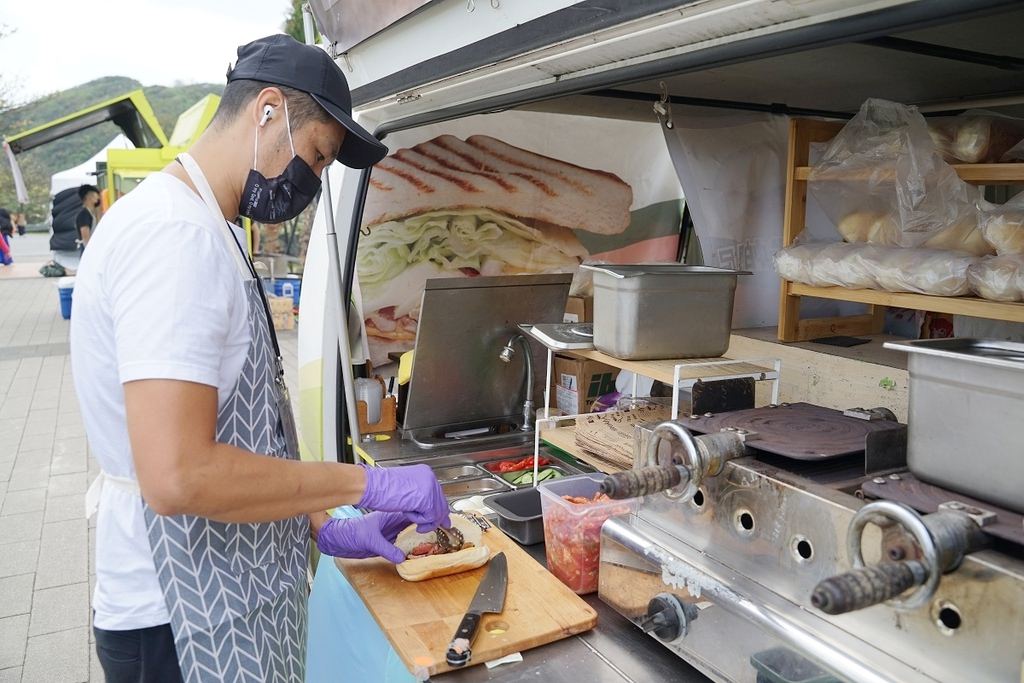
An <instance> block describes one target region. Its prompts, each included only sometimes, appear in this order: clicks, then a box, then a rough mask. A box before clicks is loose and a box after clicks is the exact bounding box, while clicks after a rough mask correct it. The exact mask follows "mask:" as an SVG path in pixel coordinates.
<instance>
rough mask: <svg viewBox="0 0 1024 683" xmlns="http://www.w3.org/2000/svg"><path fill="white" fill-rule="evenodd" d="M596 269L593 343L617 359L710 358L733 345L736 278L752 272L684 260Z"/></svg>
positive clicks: (594, 270)
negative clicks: (701, 264) (730, 343)
mask: <svg viewBox="0 0 1024 683" xmlns="http://www.w3.org/2000/svg"><path fill="white" fill-rule="evenodd" d="M581 267H582V268H586V269H587V270H591V271H593V272H594V346H595V347H596V348H597V349H598V350H599V351H603V352H605V353H607V354H609V355H612V356H615V357H616V358H624V359H631V360H650V359H657V358H708V357H716V356H721V355H722V354H723V353H725V351H726V349H727V348H729V334H730V332H731V330H732V308H733V299H734V295H735V293H736V282H737V278H738V276H740V275H747V274H749V273H745V272H741V271H736V270H725V269H723V268H711V267H708V266H688V265H683V264H680V263H660V264H630V265H584V266H581Z"/></svg>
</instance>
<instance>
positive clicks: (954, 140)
mask: <svg viewBox="0 0 1024 683" xmlns="http://www.w3.org/2000/svg"><path fill="white" fill-rule="evenodd" d="M928 124H929V133H930V134H931V137H932V140H933V141H934V142H935V144H936V147H937V148H938V150H939V152H940V153H941V154H942V156H943V158H944V159H945V160H946V161H948V162H949V163H953V164H980V163H995V162H997V161H999V160H1001V159H1002V158H1003V157H1004V156H1005V155H1006V154H1007V152H1008V151H1009V150H1010V149H1012V148H1013V147H1014V145H1016V144H1017V143H1019V142H1020V141H1021V140H1022V139H1024V121H1022V120H1021V119H1016V118H1012V117H1009V116H1003V115H1002V114H995V113H992V112H985V111H978V110H975V111H968V112H965V113H963V114H960V115H959V116H953V117H943V118H939V119H930V120H929V122H928Z"/></svg>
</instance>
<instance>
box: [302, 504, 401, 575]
mask: <svg viewBox="0 0 1024 683" xmlns="http://www.w3.org/2000/svg"><path fill="white" fill-rule="evenodd" d="M409 524H411V520H410V519H409V518H408V517H407V516H406V515H405V513H403V512H371V513H369V514H366V515H363V516H362V517H352V518H350V519H334V518H331V519H329V520H327V522H325V523H324V525H323V526H322V527H320V532H319V533H318V534H317V536H316V547H317V548H319V549H320V552H322V553H323V554H325V555H331V556H333V557H348V558H351V559H355V560H361V559H363V558H366V557H378V556H380V557H383V558H384V559H385V560H388V561H389V562H394V563H395V564H398V563H399V562H403V561H405V553H403V552H402V551H401V550H399V549H398V548H396V547H395V538H396V537H397V536H398V533H399V532H400V531H402V529H404V528H405V527H407V526H409Z"/></svg>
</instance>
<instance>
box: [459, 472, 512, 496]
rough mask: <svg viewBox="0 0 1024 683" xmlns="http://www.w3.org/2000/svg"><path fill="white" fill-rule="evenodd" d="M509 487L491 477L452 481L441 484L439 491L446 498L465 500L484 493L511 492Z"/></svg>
mask: <svg viewBox="0 0 1024 683" xmlns="http://www.w3.org/2000/svg"><path fill="white" fill-rule="evenodd" d="M511 488H512V487H511V486H509V485H508V484H506V483H505V482H503V481H498V480H497V479H494V478H493V477H486V478H481V479H466V480H464V481H452V482H448V483H447V484H441V490H442V491H444V495H445V497H447V498H465V497H467V496H477V495H483V494H486V493H497V492H499V491H508V490H511Z"/></svg>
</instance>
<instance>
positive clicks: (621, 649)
mask: <svg viewBox="0 0 1024 683" xmlns="http://www.w3.org/2000/svg"><path fill="white" fill-rule="evenodd" d="M523 549H524V550H526V551H527V552H528V553H529V554H530V555H531V556H532V557H533V558H534V559H535V560H537V561H538V562H540V563H541V564H545V557H544V544H540V545H533V546H523ZM584 600H586V601H587V603H588V604H589V605H590V606H591V607H593V608H594V609H595V610H597V627H596V628H594V629H593V630H591V631H587V632H586V633H581V634H579V635H578V636H571V637H569V638H565V639H563V640H559V641H556V642H554V643H551V644H549V645H542V646H541V647H536V648H533V649H531V650H526V651H525V652H523V653H522V655H523V661H522V662H518V663H515V664H503V665H501V666H499V667H496V668H494V669H488V668H487V667H486V666H484V665H482V664H481V665H479V666H471V667H469V668H468V669H463V670H461V671H451V672H449V673H445V674H441V675H440V676H434V677H433V678H432V679H431V680H432V681H437V682H438V683H477V682H478V681H494V682H499V683H505V682H507V683H513V682H516V683H518V682H519V681H543V682H544V683H579V682H580V681H588V682H593V683H606V682H607V683H622V682H623V681H627V682H629V683H634V682H635V683H648V682H649V681H666V682H667V681H675V682H678V683H708V681H709V680H710V679H708V678H707V677H705V676H704V675H703V674H701V673H700V672H699V671H697V670H696V669H694V668H693V667H692V666H690V665H689V664H687V663H686V662H685V661H683V660H682V659H679V658H678V657H676V656H675V655H674V654H672V653H671V652H669V651H668V650H667V649H666V648H664V647H662V646H661V644H660V643H658V642H657V641H655V640H654V639H653V638H652V637H650V636H648V635H647V634H645V633H644V632H643V631H641V630H640V629H639V628H637V627H636V626H634V625H633V624H632V623H631V622H629V621H627V620H626V618H625V617H623V616H622V615H620V614H619V613H618V612H616V611H615V610H613V609H612V608H611V607H609V606H607V605H605V604H604V603H603V602H601V600H600V599H598V597H597V593H593V594H591V595H587V596H584Z"/></svg>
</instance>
